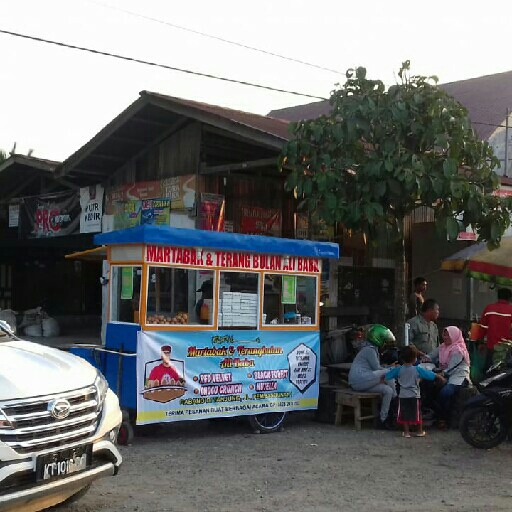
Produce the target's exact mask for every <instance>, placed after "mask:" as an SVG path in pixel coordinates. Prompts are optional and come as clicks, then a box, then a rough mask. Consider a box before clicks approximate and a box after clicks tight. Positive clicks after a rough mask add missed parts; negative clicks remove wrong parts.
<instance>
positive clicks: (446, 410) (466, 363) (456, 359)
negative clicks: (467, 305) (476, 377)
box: [424, 325, 471, 430]
mask: <svg viewBox="0 0 512 512" xmlns="http://www.w3.org/2000/svg"><path fill="white" fill-rule="evenodd" d="M424 359H425V361H429V362H430V361H431V362H433V363H436V364H437V363H439V367H440V368H441V370H443V373H442V375H443V376H444V377H445V378H446V379H448V382H447V383H446V384H445V385H444V386H443V387H442V388H441V389H440V390H439V394H438V397H437V399H438V402H439V406H440V407H439V408H440V411H439V412H440V415H441V418H440V419H439V421H438V422H437V426H438V427H439V428H440V429H441V430H444V429H445V428H447V426H448V420H449V417H450V410H451V406H452V398H453V396H454V395H455V393H456V392H457V390H458V389H460V388H461V387H464V386H467V385H468V384H470V383H471V379H470V376H469V372H470V360H469V353H468V349H467V348H466V343H465V341H464V337H463V335H462V331H461V330H460V329H459V328H458V327H456V326H455V325H450V326H448V327H446V328H445V329H444V330H443V343H442V344H441V345H440V346H439V347H438V348H436V349H434V350H433V351H432V352H431V353H430V354H428V356H427V357H426V358H424Z"/></svg>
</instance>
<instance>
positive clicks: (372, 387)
mask: <svg viewBox="0 0 512 512" xmlns="http://www.w3.org/2000/svg"><path fill="white" fill-rule="evenodd" d="M394 341H395V336H394V334H393V333H392V332H391V331H390V330H389V329H388V328H387V327H386V326H384V325H380V324H375V325H373V326H372V327H370V329H369V331H368V333H367V335H366V339H365V340H363V341H362V342H361V345H360V346H361V349H360V350H359V352H358V353H357V355H356V357H355V359H354V361H353V363H352V366H351V367H350V371H349V374H348V384H349V386H350V387H351V388H352V389H354V390H355V391H367V392H369V393H379V394H380V395H381V399H382V400H381V408H380V421H379V423H378V427H379V428H381V429H390V428H391V427H392V419H391V418H388V413H389V406H390V404H391V400H392V399H393V398H395V397H396V387H395V381H394V380H391V381H385V380H384V375H385V374H386V373H387V372H388V370H389V368H384V367H383V366H381V364H380V353H379V348H381V347H383V346H384V345H386V343H393V342H394Z"/></svg>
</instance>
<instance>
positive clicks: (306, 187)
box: [302, 178, 313, 197]
mask: <svg viewBox="0 0 512 512" xmlns="http://www.w3.org/2000/svg"><path fill="white" fill-rule="evenodd" d="M312 192H313V181H312V180H311V178H307V179H305V180H304V183H303V187H302V193H303V194H304V195H305V196H306V197H309V196H310V195H311V193H312Z"/></svg>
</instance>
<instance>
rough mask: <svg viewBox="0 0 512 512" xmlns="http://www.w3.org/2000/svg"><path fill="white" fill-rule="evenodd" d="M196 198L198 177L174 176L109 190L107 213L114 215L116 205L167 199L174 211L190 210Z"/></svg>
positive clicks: (106, 199)
mask: <svg viewBox="0 0 512 512" xmlns="http://www.w3.org/2000/svg"><path fill="white" fill-rule="evenodd" d="M195 197H196V175H195V174H192V175H186V176H174V177H172V178H166V179H164V180H161V181H141V182H138V183H127V184H124V185H118V186H115V187H111V188H108V189H107V191H106V194H105V213H106V214H108V215H112V214H113V213H114V210H115V204H116V203H122V202H127V201H144V200H146V199H158V198H166V199H170V200H171V209H172V210H182V209H189V208H192V207H193V206H194V203H195Z"/></svg>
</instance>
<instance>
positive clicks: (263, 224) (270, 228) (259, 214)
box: [240, 206, 281, 237]
mask: <svg viewBox="0 0 512 512" xmlns="http://www.w3.org/2000/svg"><path fill="white" fill-rule="evenodd" d="M240 233H245V234H247V235H266V236H277V237H279V236H281V211H280V210H279V209H277V208H257V207H255V206H254V207H253V206H250V207H249V206H242V210H241V216H240Z"/></svg>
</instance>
